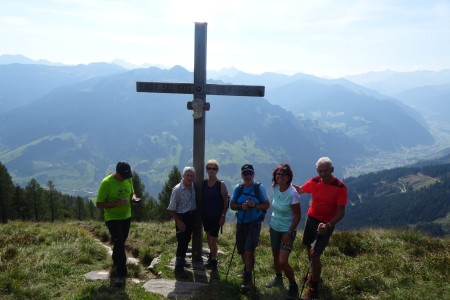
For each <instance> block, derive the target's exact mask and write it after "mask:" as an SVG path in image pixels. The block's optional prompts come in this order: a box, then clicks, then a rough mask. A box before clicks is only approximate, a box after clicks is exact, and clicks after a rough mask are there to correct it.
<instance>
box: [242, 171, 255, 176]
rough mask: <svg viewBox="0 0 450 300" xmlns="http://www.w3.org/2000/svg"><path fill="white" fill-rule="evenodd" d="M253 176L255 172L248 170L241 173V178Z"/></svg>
mask: <svg viewBox="0 0 450 300" xmlns="http://www.w3.org/2000/svg"><path fill="white" fill-rule="evenodd" d="M253 174H255V172H253V171H249V170H247V171H244V172H242V176H251V175H253Z"/></svg>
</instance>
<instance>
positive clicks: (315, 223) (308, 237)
mask: <svg viewBox="0 0 450 300" xmlns="http://www.w3.org/2000/svg"><path fill="white" fill-rule="evenodd" d="M320 223H323V222H321V221H319V220H317V219H316V218H313V217H310V216H308V219H306V224H305V230H304V232H303V245H305V246H312V245H311V244H312V243H314V241H316V244H315V253H317V254H319V255H320V254H322V252H323V251H324V250H325V248H326V247H327V245H328V241H329V240H330V237H331V235H332V234H333V231H334V228H333V229H331V230H328V231H327V232H326V233H325V234H322V235H318V234H317V227H319V224H320ZM313 247H314V246H313Z"/></svg>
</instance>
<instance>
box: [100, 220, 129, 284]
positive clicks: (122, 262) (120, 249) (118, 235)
mask: <svg viewBox="0 0 450 300" xmlns="http://www.w3.org/2000/svg"><path fill="white" fill-rule="evenodd" d="M105 223H106V227H108V230H109V234H111V239H112V242H113V244H114V247H113V253H112V260H113V264H114V267H115V268H116V272H117V276H118V277H126V276H127V254H126V252H125V242H126V240H127V238H128V233H129V232H130V225H131V218H129V219H126V220H110V221H106V222H105Z"/></svg>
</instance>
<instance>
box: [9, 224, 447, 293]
mask: <svg viewBox="0 0 450 300" xmlns="http://www.w3.org/2000/svg"><path fill="white" fill-rule="evenodd" d="M301 236H302V234H301V230H300V231H299V234H298V235H297V240H296V242H295V246H294V248H295V249H294V252H293V253H292V255H291V265H292V266H293V267H294V270H295V272H296V278H297V280H298V281H300V280H301V278H302V277H303V276H304V274H305V272H306V269H307V258H306V253H305V251H304V249H303V247H301V245H300V239H301ZM96 239H98V240H100V241H102V242H107V240H108V233H107V230H106V227H105V225H104V224H103V223H102V222H68V223H54V224H51V223H37V224H36V223H24V222H10V223H8V224H6V225H1V226H0V298H1V299H112V298H114V299H163V297H161V296H158V295H156V294H152V293H148V292H145V291H144V289H143V288H142V285H143V283H144V282H145V281H146V280H148V279H149V278H154V277H155V275H153V274H151V273H149V272H148V271H147V269H146V267H147V266H148V264H149V263H150V262H151V260H152V259H153V258H155V257H158V256H159V257H160V259H161V263H160V264H158V265H157V267H156V270H155V274H158V275H157V276H158V277H161V278H174V276H173V273H172V272H171V270H170V269H168V268H167V267H166V264H167V263H168V262H169V261H170V260H171V259H172V258H173V254H174V252H175V246H176V242H175V234H174V228H173V223H159V224H157V223H133V224H132V228H131V233H130V237H129V240H128V243H127V245H128V247H127V248H128V250H129V255H130V256H135V257H137V258H139V259H140V261H141V265H140V266H138V267H133V268H132V269H131V270H130V276H131V277H135V278H139V279H141V283H133V282H132V281H131V280H128V282H127V286H126V288H125V289H124V290H117V289H114V288H111V287H109V282H105V281H89V280H85V279H84V276H83V275H84V274H86V273H88V272H90V271H94V270H101V269H109V268H110V265H111V259H110V257H108V255H107V253H106V250H105V249H104V247H103V246H102V245H101V244H100V243H98V242H96ZM205 246H206V243H205ZM233 247H234V224H231V223H227V224H226V225H225V227H224V230H223V235H220V236H219V249H220V250H222V251H224V252H225V253H226V254H225V255H221V256H219V261H220V263H219V270H220V278H221V280H220V281H216V282H213V283H211V284H210V286H209V287H208V288H206V289H204V290H201V291H199V295H198V296H197V298H198V299H257V298H258V299H279V298H280V297H283V291H280V290H277V289H267V288H265V287H264V285H265V283H266V282H267V281H268V280H270V278H271V277H272V276H273V271H272V257H271V251H270V240H269V234H268V228H267V227H264V228H263V231H262V234H261V241H260V246H259V247H258V249H257V258H256V266H255V277H256V289H255V290H254V291H253V292H252V293H251V294H250V295H248V296H241V295H240V294H239V285H240V281H241V279H240V278H239V277H238V276H237V275H238V274H239V273H240V271H241V270H242V264H241V261H240V259H239V258H238V256H237V255H236V254H235V256H234V258H233V261H232V264H231V268H230V272H229V276H228V281H225V276H226V272H227V268H228V265H229V263H230V259H231V253H232V252H233ZM449 264H450V239H448V238H445V239H441V238H432V237H428V236H425V235H423V234H421V233H418V232H416V231H398V230H380V229H365V230H362V231H348V232H336V233H335V234H334V235H333V238H332V240H331V243H330V246H329V247H328V248H327V250H326V251H325V253H324V256H323V272H322V279H323V284H322V286H321V296H322V299H449V298H450V284H449V278H450V269H449V268H448V266H449ZM285 284H286V281H285ZM300 286H301V285H300Z"/></svg>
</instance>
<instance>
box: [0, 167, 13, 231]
mask: <svg viewBox="0 0 450 300" xmlns="http://www.w3.org/2000/svg"><path fill="white" fill-rule="evenodd" d="M13 189H14V185H13V182H12V179H11V176H10V175H9V173H8V170H7V169H6V167H5V166H4V165H3V164H2V163H1V162H0V217H1V219H2V223H3V224H6V223H8V215H9V213H8V210H9V209H10V207H11V198H12V193H13Z"/></svg>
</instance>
